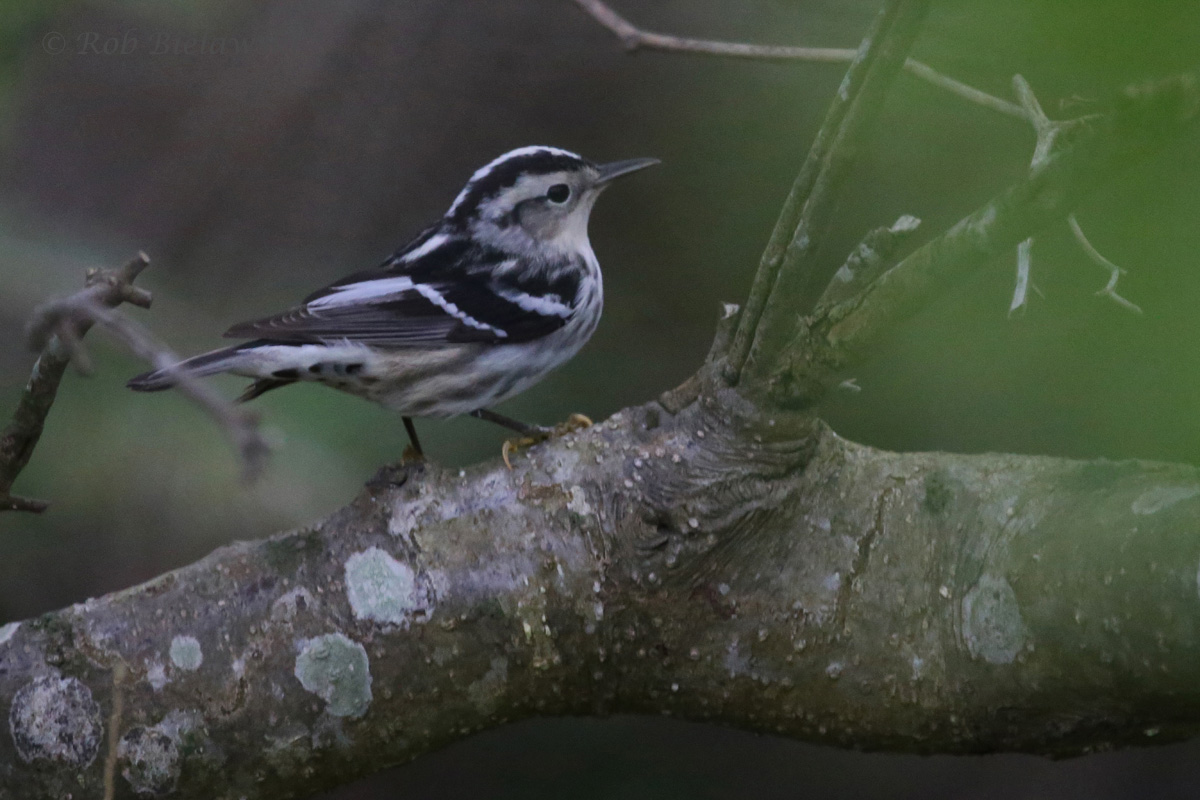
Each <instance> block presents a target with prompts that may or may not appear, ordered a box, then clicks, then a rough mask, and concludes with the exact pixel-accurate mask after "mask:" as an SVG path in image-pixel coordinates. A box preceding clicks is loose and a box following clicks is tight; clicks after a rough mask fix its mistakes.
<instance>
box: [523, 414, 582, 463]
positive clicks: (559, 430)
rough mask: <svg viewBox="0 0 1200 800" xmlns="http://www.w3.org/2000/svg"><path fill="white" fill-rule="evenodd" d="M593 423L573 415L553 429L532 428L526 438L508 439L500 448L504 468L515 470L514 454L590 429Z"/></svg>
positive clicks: (580, 416) (580, 415) (579, 415)
mask: <svg viewBox="0 0 1200 800" xmlns="http://www.w3.org/2000/svg"><path fill="white" fill-rule="evenodd" d="M591 426H592V421H591V419H589V418H588V417H586V416H584V415H583V414H572V415H571V416H569V417H567V419H566V421H564V422H560V423H558V424H557V425H555V426H554V427H553V428H531V429H530V431H529V433H528V434H527V435H525V436H518V437H517V438H515V439H506V440H505V441H504V444H503V445H501V447H500V457H501V458H503V459H504V466H506V467H508V468H509V469H512V468H513V465H512V461H511V460H509V456H510V455H512V454H514V453H519V452H520V451H521V450H523V449H524V448H526V447H533V446H534V445H535V444H541V443H542V442H544V441H546V440H547V439H553V438H555V437H558V436H564V435H566V434H568V433H574V432H575V431H581V430H583V429H584V428H590V427H591Z"/></svg>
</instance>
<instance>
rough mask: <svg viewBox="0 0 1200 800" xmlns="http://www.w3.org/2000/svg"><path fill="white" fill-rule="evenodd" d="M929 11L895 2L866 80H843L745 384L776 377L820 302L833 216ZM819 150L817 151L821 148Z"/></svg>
mask: <svg viewBox="0 0 1200 800" xmlns="http://www.w3.org/2000/svg"><path fill="white" fill-rule="evenodd" d="M928 8H929V0H889V2H887V3H885V4H884V6H883V8H882V10H881V11H880V15H879V19H880V23H879V26H878V27H879V30H878V31H877V32H872V33H870V34H868V36H867V37H866V38H864V40H863V45H862V50H863V55H862V59H861V61H862V63H864V64H865V65H866V66H865V74H864V75H862V77H861V82H860V83H859V84H858V86H857V87H854V86H853V82H854V81H853V77H854V75H853V73H854V71H855V66H857V65H858V64H859V62H857V61H856V62H855V64H854V65H852V66H851V71H850V72H848V73H847V77H846V80H844V81H843V87H846V86H847V85H848V84H849V85H850V86H851V88H850V90H849V91H846V92H843V91H842V90H839V92H838V96H839V98H841V97H842V96H845V97H846V98H847V104H848V107H847V108H846V109H845V112H844V116H843V118H842V120H841V122H840V124H838V125H837V127H836V133H834V134H833V136H832V141H830V142H829V144H828V145H827V146H825V147H824V148H823V149H822V150H821V152H820V153H819V154H818V156H817V157H819V164H818V166H817V167H816V174H815V176H814V177H813V179H812V183H811V189H810V190H809V192H808V194H807V197H805V198H804V204H803V209H802V211H801V213H800V216H799V219H798V221H797V223H796V226H795V229H794V230H793V231H792V234H791V237H790V240H789V242H788V244H787V248H786V250H785V251H784V254H783V261H782V264H780V266H779V268H778V270H777V275H776V277H775V280H774V283H773V285H771V286H770V287H769V291H768V293H767V295H766V299H765V301H764V303H763V309H762V313H761V315H760V317H759V319H758V321H757V324H756V325H755V326H754V327H753V329H747V332H748V334H749V335H748V337H747V338H749V339H750V347H749V350H748V351H747V357H746V359H745V360H744V361H743V362H742V365H741V369H740V371H739V372H740V374H739V378H741V377H743V375H742V374H741V373H749V374H752V375H754V376H755V377H756V378H765V377H766V375H767V374H769V373H772V372H774V368H775V362H776V361H777V360H778V358H779V356H780V354H781V353H782V352H783V351H784V350H785V349H786V348H787V347H788V343H789V342H790V341H791V339H792V337H793V336H794V335H795V333H796V330H797V326H798V325H800V324H801V323H800V320H799V314H800V313H803V312H804V311H805V310H807V309H808V308H809V307H810V306H811V304H812V302H813V301H815V300H816V299H817V298H816V297H815V296H814V294H815V293H814V292H813V291H812V289H813V287H814V279H815V277H816V274H817V267H816V263H815V262H816V255H817V253H818V252H819V250H820V246H821V244H822V242H823V240H824V238H825V233H826V231H827V230H828V228H829V223H830V221H831V219H832V217H833V211H834V207H835V204H836V201H837V197H838V194H839V192H840V190H841V187H842V185H843V184H844V183H845V182H846V179H847V177H848V176H849V174H850V169H851V167H852V165H853V164H854V161H855V160H856V158H857V156H858V154H859V153H860V152H861V151H862V149H863V148H864V147H865V146H866V142H867V140H868V138H869V137H870V135H871V133H872V132H873V130H874V127H875V122H876V121H877V120H878V118H879V114H880V112H881V111H882V108H883V106H884V99H885V98H886V96H887V92H888V90H889V89H890V87H891V84H892V80H893V79H894V78H895V76H896V74H897V73H898V72H899V71H900V67H901V65H903V63H904V59H905V57H906V56H907V53H908V50H909V48H910V47H911V46H912V43H913V42H914V41H915V40H916V37H917V33H918V31H919V30H920V27H921V23H922V22H923V20H924V17H925V13H926V11H927V10H928ZM823 132H824V126H823V128H822V133H823ZM813 149H814V151H815V150H817V145H816V144H814V146H813ZM809 158H810V160H814V155H813V154H812V153H810V156H809ZM807 166H808V165H807V164H806V167H807ZM756 282H757V277H756ZM751 297H752V298H753V295H751ZM745 322H746V321H743V326H742V327H743V328H746V325H745ZM739 333H741V331H740V330H739ZM740 355H741V354H740V352H739V353H738V356H740ZM731 366H732V363H731Z"/></svg>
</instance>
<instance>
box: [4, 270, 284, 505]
mask: <svg viewBox="0 0 1200 800" xmlns="http://www.w3.org/2000/svg"><path fill="white" fill-rule="evenodd" d="M149 264H150V260H149V259H148V258H147V257H146V255H145V254H144V253H139V254H138V255H137V257H136V258H134V259H132V260H131V261H130V262H129V263H127V264H125V265H124V266H123V267H121V268H120V269H116V270H101V269H93V270H89V271H88V273H87V280H86V284H85V288H84V289H82V290H81V291H79V292H76V293H75V294H73V295H71V296H70V297H68V298H66V299H64V300H56V301H52V302H50V303H47V304H45V305H43V306H42V307H41V308H39V309H37V310H36V311H35V312H34V314H33V317H32V319H31V320H30V323H29V325H28V327H27V331H26V332H27V336H28V339H29V342H30V345H31V346H32V347H33V348H34V349H35V350H41V354H40V355H39V356H38V359H37V361H36V362H35V363H34V365H33V372H32V374H31V376H30V378H29V383H28V384H27V385H26V386H25V391H24V392H22V394H21V399H20V401H19V402H18V404H17V409H16V411H15V412H14V413H13V417H12V420H11V421H10V422H9V423H8V425H7V426H6V427H5V428H4V431H3V433H0V511H30V512H35V513H40V512H42V511H45V510H46V508H47V504H46V503H44V502H41V501H39V500H30V499H26V498H22V497H15V496H13V495H12V494H11V493H10V490H11V489H12V485H13V482H14V481H16V479H17V476H19V475H20V474H21V471H22V470H23V469H24V468H25V466H26V465H27V464H28V463H29V459H30V458H31V457H32V455H33V451H34V449H35V448H36V447H37V443H38V440H39V439H40V438H41V435H42V431H43V429H44V428H45V424H46V417H47V415H49V413H50V409H51V408H52V407H53V405H54V400H55V397H56V396H57V394H58V387H59V384H60V383H61V382H62V378H63V375H64V374H65V373H66V370H67V367H68V365H70V364H71V363H72V361H74V363H75V365H76V368H77V369H79V370H80V371H81V372H84V373H88V372H90V370H91V362H90V359H89V358H88V356H87V351H86V350H85V349H84V347H83V344H82V341H81V340H82V338H83V336H84V334H85V333H87V331H88V329H90V328H91V327H92V326H93V325H94V324H100V325H102V326H103V327H104V328H105V329H106V330H107V331H108V332H109V333H110V334H111V335H113V336H114V337H115V338H117V339H118V340H119V341H120V342H122V343H123V344H124V345H125V346H126V347H127V348H128V349H130V350H131V351H132V352H133V353H134V354H135V355H137V356H139V357H140V358H142V359H144V360H146V361H149V362H150V363H151V364H153V365H154V366H155V367H156V368H158V369H163V370H166V371H167V372H168V373H169V374H170V375H171V377H172V379H173V380H174V381H175V383H176V385H177V386H178V387H179V389H180V390H181V391H182V392H183V393H184V394H185V395H186V396H188V397H189V398H191V399H192V400H193V401H194V402H195V403H196V404H198V405H199V406H200V407H201V408H202V409H204V410H205V411H206V412H208V414H209V415H210V416H212V417H213V419H215V420H216V421H217V423H218V424H219V425H221V427H222V428H223V429H224V430H225V431H226V433H227V435H228V436H229V437H230V439H231V440H233V442H234V443H235V445H236V446H237V448H238V452H239V453H240V455H241V458H242V461H243V464H244V467H245V474H246V476H247V478H248V479H253V478H254V477H255V476H256V475H257V474H258V472H259V470H260V469H261V467H262V463H263V461H264V459H265V456H266V454H267V452H268V447H267V444H266V442H265V440H264V439H263V438H262V436H261V435H260V434H259V433H258V430H257V428H256V425H257V419H256V418H255V417H254V416H253V415H252V414H251V413H249V412H247V411H246V410H244V409H238V408H235V407H234V406H232V405H230V404H229V403H228V402H226V401H225V400H224V399H222V398H221V397H220V396H219V395H217V394H216V393H214V392H213V391H212V390H210V389H208V388H207V387H206V386H204V385H203V384H200V383H199V382H198V381H196V379H195V378H193V377H192V376H191V375H190V374H187V373H183V372H181V371H180V370H179V369H177V368H176V367H175V363H176V362H177V361H178V359H177V358H176V357H175V355H174V354H173V353H172V352H171V351H170V350H168V349H167V348H166V347H165V346H163V345H162V344H161V343H159V342H158V341H157V340H155V338H154V337H153V336H152V335H151V334H150V333H149V332H148V331H146V330H145V329H144V328H142V327H141V326H140V325H137V324H136V323H134V322H132V321H130V320H128V319H126V318H125V317H123V316H121V315H120V314H117V313H115V312H113V311H112V310H111V309H113V308H115V307H117V306H119V305H120V304H122V303H132V304H133V305H136V306H140V307H142V308H149V307H150V304H151V302H152V300H153V298H152V296H151V294H150V293H149V292H148V291H146V290H145V289H142V288H139V287H137V286H134V285H133V281H134V280H135V279H136V278H137V277H138V275H139V274H141V272H142V271H143V270H144V269H146V267H147V266H149Z"/></svg>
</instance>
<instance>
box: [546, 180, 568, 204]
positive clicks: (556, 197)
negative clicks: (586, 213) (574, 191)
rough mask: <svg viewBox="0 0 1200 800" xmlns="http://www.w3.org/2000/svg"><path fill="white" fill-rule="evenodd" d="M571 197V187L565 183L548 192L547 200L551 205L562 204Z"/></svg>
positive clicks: (553, 187)
mask: <svg viewBox="0 0 1200 800" xmlns="http://www.w3.org/2000/svg"><path fill="white" fill-rule="evenodd" d="M570 196H571V187H570V186H567V185H566V184H565V183H556V184H554V185H553V186H551V187H550V188H549V189H547V190H546V199H547V200H549V201H550V202H551V203H558V204H560V205H561V204H562V203H565V202H567V198H569V197H570Z"/></svg>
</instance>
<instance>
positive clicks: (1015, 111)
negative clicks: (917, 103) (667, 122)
mask: <svg viewBox="0 0 1200 800" xmlns="http://www.w3.org/2000/svg"><path fill="white" fill-rule="evenodd" d="M575 4H576V5H578V6H579V7H580V8H582V9H583V10H584V11H585V12H586V13H587V14H588V15H589V16H590V17H592V19H594V20H596V21H597V22H599V23H600V24H601V25H603V26H604V27H605V28H607V29H608V30H609V31H611V32H612V33H613V34H614V35H615V36H616V37H617V38H618V39H620V40H621V44H623V45H624V46H625V48H626V49H628V50H631V51H632V50H637V49H639V48H643V47H644V48H647V49H650V50H664V51H669V52H682V53H699V54H702V55H710V56H724V57H727V58H746V59H757V60H768V61H804V62H809V63H826V64H829V63H840V64H845V63H847V62H851V61H853V60H854V59H855V57H856V56H857V55H858V51H857V50H852V49H849V48H844V47H794V46H787V45H764V44H746V43H743V42H718V41H713V40H711V39H690V38H686V37H682V36H670V35H667V34H663V33H654V32H652V31H647V30H644V29H642V28H638V27H637V26H636V25H634V24H633V23H631V22H630V21H629V20H627V19H625V18H624V17H622V16H621V15H620V14H618V13H617V12H616V11H614V10H613V9H612V7H610V6H609V5H608V4H607V3H605V2H603V1H602V0H575ZM904 69H905V70H907V71H908V72H909V73H910V74H912V75H914V76H916V77H918V78H920V79H921V80H924V81H927V82H929V83H931V84H933V85H934V86H937V87H940V88H942V89H945V90H947V91H950V92H953V93H954V94H956V95H958V96H959V97H961V98H963V99H965V100H969V101H970V102H972V103H976V104H978V105H981V106H985V107H986V108H990V109H992V110H993V111H998V112H1000V113H1001V114H1007V115H1008V116H1010V117H1016V118H1018V119H1024V118H1025V113H1024V112H1023V111H1022V110H1021V107H1020V106H1018V105H1016V104H1014V103H1010V102H1009V101H1007V100H1003V99H1001V98H999V97H995V96H994V95H990V94H988V93H987V92H985V91H982V90H980V89H976V88H975V87H973V86H969V85H967V84H965V83H963V82H962V81H959V80H955V79H954V78H951V77H950V76H949V75H944V74H942V73H941V72H938V71H937V70H935V69H934V68H933V67H931V66H929V65H928V64H925V63H922V62H920V61H917V60H916V59H912V58H909V59H907V60H906V61H905V62H904Z"/></svg>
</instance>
